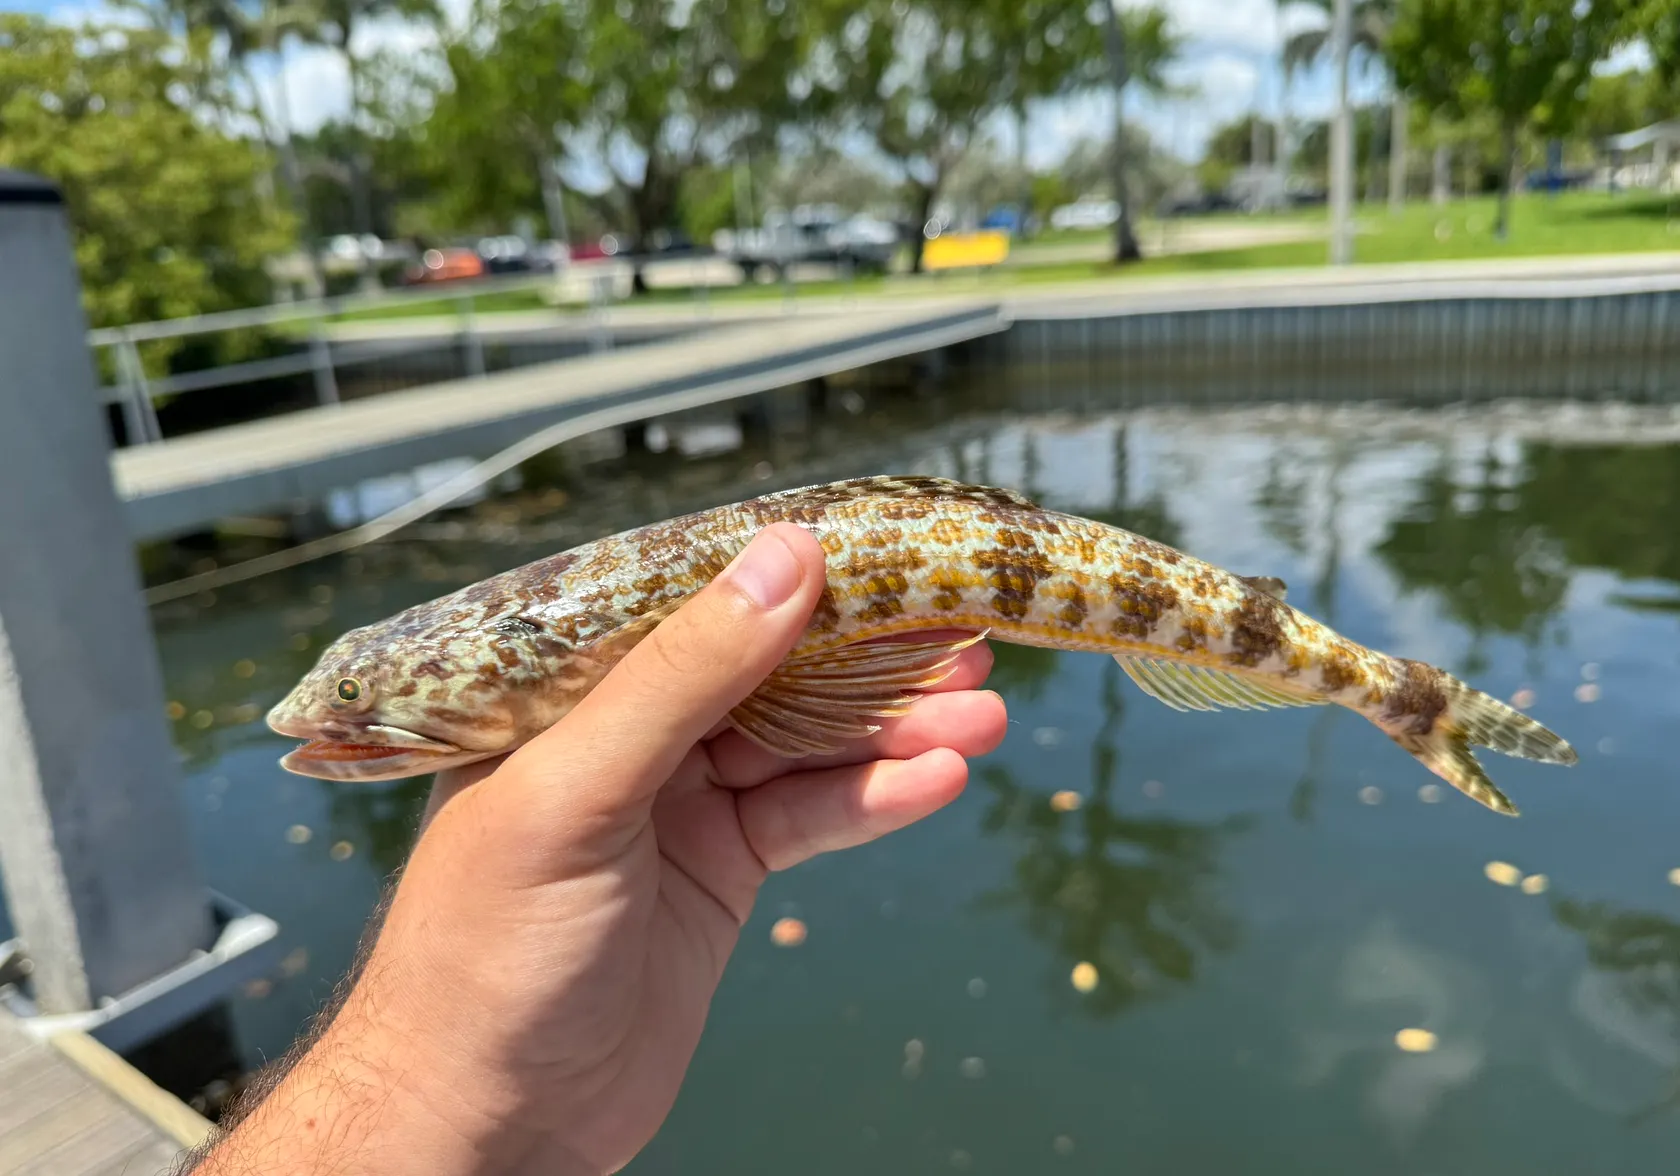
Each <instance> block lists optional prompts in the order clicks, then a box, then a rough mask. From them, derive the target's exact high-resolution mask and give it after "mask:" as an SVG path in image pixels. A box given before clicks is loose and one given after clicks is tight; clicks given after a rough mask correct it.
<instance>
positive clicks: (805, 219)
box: [712, 204, 901, 280]
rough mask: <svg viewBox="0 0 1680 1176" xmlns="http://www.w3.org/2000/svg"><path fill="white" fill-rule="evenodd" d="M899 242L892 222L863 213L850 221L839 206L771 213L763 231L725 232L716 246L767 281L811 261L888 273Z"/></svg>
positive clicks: (715, 238) (751, 274)
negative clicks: (887, 270)
mask: <svg viewBox="0 0 1680 1176" xmlns="http://www.w3.org/2000/svg"><path fill="white" fill-rule="evenodd" d="M900 239H901V238H900V230H899V228H898V226H897V225H894V224H892V223H890V222H888V221H883V220H877V219H876V218H874V217H872V216H868V215H866V214H862V213H859V214H856V215H853V216H846V215H845V213H844V212H843V211H842V210H841V209H840V207H839V206H838V205H834V204H817V205H801V206H799V207H798V208H795V209H793V210H792V211H791V212H784V211H780V210H778V211H775V212H771V213H769V214H767V215H766V216H765V218H764V227H763V228H760V229H743V230H741V231H740V232H734V231H732V230H728V229H724V230H721V231H720V232H718V233H716V234H715V235H714V236H713V237H712V245H713V247H714V248H715V249H716V250H717V251H718V253H720V254H722V255H723V256H725V257H727V258H729V259H730V260H731V261H733V262H734V263H735V264H736V265H738V266H740V267H741V269H742V270H743V271H745V272H746V273H747V275H748V276H749V277H757V278H759V279H760V280H765V279H772V278H775V277H778V276H780V274H781V272H782V271H783V270H784V269H785V268H787V267H789V266H794V265H798V264H800V263H809V262H817V263H823V262H826V263H828V264H831V265H841V264H845V263H847V262H850V263H851V265H852V266H853V267H854V268H855V269H857V270H859V271H862V272H865V273H868V272H881V271H885V270H886V268H887V266H888V265H889V264H891V262H892V258H893V254H894V253H895V252H896V251H897V249H898V244H899V241H900Z"/></svg>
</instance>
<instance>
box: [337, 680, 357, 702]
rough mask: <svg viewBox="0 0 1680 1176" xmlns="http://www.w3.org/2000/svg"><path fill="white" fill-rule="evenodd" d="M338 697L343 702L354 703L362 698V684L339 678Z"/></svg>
mask: <svg viewBox="0 0 1680 1176" xmlns="http://www.w3.org/2000/svg"><path fill="white" fill-rule="evenodd" d="M338 696H339V697H340V698H342V699H343V700H344V701H345V702H355V701H356V700H357V699H358V698H360V697H361V696H362V684H361V683H360V682H358V681H356V679H354V678H340V679H339V680H338Z"/></svg>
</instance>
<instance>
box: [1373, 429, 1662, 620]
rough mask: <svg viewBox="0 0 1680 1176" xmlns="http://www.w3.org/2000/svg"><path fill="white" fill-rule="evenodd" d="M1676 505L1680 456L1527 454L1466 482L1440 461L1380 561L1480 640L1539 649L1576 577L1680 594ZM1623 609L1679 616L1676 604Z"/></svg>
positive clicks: (1649, 449) (1480, 470) (1603, 451)
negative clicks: (1664, 584) (1609, 577)
mask: <svg viewBox="0 0 1680 1176" xmlns="http://www.w3.org/2000/svg"><path fill="white" fill-rule="evenodd" d="M1676 501H1680V446H1674V445H1547V444H1536V445H1528V446H1525V447H1524V449H1523V454H1522V458H1521V461H1520V463H1518V465H1517V466H1516V467H1515V469H1514V470H1513V469H1512V467H1509V466H1502V465H1501V464H1500V463H1499V462H1497V461H1496V460H1494V459H1493V457H1492V456H1491V455H1490V456H1488V457H1486V458H1484V460H1483V461H1482V462H1481V463H1480V464H1479V466H1478V467H1477V469H1476V471H1475V473H1474V476H1473V477H1471V478H1468V479H1466V478H1455V477H1454V476H1453V473H1452V470H1451V468H1450V465H1449V462H1448V460H1447V459H1446V458H1445V457H1443V459H1442V460H1441V462H1440V463H1438V464H1437V465H1436V466H1435V468H1434V469H1432V470H1431V471H1430V473H1429V474H1427V475H1426V476H1425V477H1424V478H1423V479H1421V480H1420V482H1419V484H1418V487H1417V493H1416V496H1415V499H1414V501H1413V503H1412V504H1411V506H1410V508H1409V509H1408V510H1407V511H1406V513H1405V515H1404V516H1403V517H1402V518H1401V519H1400V520H1399V521H1397V522H1396V523H1395V524H1394V526H1393V527H1392V528H1391V530H1390V533H1389V536H1388V537H1387V539H1386V540H1385V541H1384V542H1383V543H1382V544H1381V545H1380V546H1379V547H1378V548H1377V553H1378V554H1379V555H1380V556H1381V557H1382V558H1383V559H1384V560H1385V561H1386V562H1387V563H1388V564H1389V566H1390V568H1391V569H1393V571H1394V572H1395V574H1396V575H1397V576H1398V577H1399V579H1400V581H1401V583H1402V584H1403V585H1404V586H1405V587H1407V588H1409V589H1413V590H1433V591H1435V592H1437V593H1438V594H1439V595H1440V597H1441V599H1442V600H1443V602H1444V603H1445V605H1446V608H1447V611H1448V613H1449V615H1451V616H1453V617H1454V618H1455V619H1456V620H1458V621H1460V622H1461V623H1462V624H1464V625H1465V627H1466V628H1467V629H1469V630H1470V632H1471V633H1472V634H1474V635H1477V636H1480V635H1482V634H1486V633H1506V634H1512V635H1516V636H1520V637H1523V638H1525V639H1527V640H1529V641H1530V642H1531V643H1537V642H1538V640H1539V638H1540V637H1541V636H1542V635H1543V633H1544V630H1545V626H1546V622H1547V621H1548V619H1549V618H1551V617H1552V616H1554V615H1555V614H1557V613H1558V612H1559V611H1560V610H1561V608H1562V605H1563V600H1564V595H1565V593H1566V591H1567V589H1568V586H1569V575H1570V572H1571V571H1573V570H1575V569H1580V568H1598V569H1602V570H1604V571H1608V572H1612V573H1614V574H1616V575H1618V576H1620V577H1622V578H1623V579H1626V580H1653V579H1654V580H1666V581H1669V582H1671V583H1680V532H1677V531H1676V529H1675V527H1674V525H1673V519H1672V504H1673V503H1674V502H1676ZM1615 599H1617V602H1618V603H1621V604H1624V605H1627V606H1630V607H1643V608H1652V609H1660V610H1664V611H1680V595H1675V594H1669V595H1658V596H1649V595H1640V594H1633V595H1627V596H1622V597H1618V598H1615Z"/></svg>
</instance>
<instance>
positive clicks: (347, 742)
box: [271, 723, 480, 780]
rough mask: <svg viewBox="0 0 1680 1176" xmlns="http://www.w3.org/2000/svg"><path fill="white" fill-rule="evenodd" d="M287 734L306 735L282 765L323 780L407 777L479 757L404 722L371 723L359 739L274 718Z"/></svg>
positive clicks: (298, 772) (361, 728)
mask: <svg viewBox="0 0 1680 1176" xmlns="http://www.w3.org/2000/svg"><path fill="white" fill-rule="evenodd" d="M271 725H272V726H273V727H274V729H275V730H276V731H277V732H279V733H280V734H282V735H291V736H293V737H294V738H299V739H303V740H304V742H303V744H302V745H301V746H299V747H296V748H294V749H293V750H292V751H290V752H287V753H286V754H285V755H284V756H282V757H281V759H280V766H281V767H282V768H285V769H286V770H287V771H288V772H293V773H296V774H297V775H300V776H313V777H315V778H316V779H319V780H401V779H405V778H407V777H409V776H423V775H426V774H427V773H429V772H436V771H439V770H440V769H442V768H446V767H454V766H456V765H458V764H461V763H464V762H468V761H470V760H473V759H477V758H479V754H480V753H478V752H470V751H465V750H463V749H462V748H459V747H456V746H455V745H454V744H453V743H445V742H443V741H442V740H441V739H431V738H428V737H427V736H424V735H418V734H416V733H415V732H413V731H407V730H404V729H403V728H401V727H388V726H384V725H370V726H366V727H360V728H357V730H356V732H355V734H356V738H355V739H323V738H319V737H316V736H314V735H313V733H312V732H309V731H303V730H296V729H294V730H286V729H285V727H286V726H287V725H288V724H278V723H277V724H271Z"/></svg>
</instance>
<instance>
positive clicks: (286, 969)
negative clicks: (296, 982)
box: [280, 947, 309, 976]
mask: <svg viewBox="0 0 1680 1176" xmlns="http://www.w3.org/2000/svg"><path fill="white" fill-rule="evenodd" d="M308 966H309V949H308V948H307V947H294V948H293V949H292V950H291V951H289V952H287V953H286V958H285V959H283V960H281V961H280V974H281V975H282V976H296V975H297V974H298V973H300V972H302V971H303V970H304V969H305V968H307V967H308Z"/></svg>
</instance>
